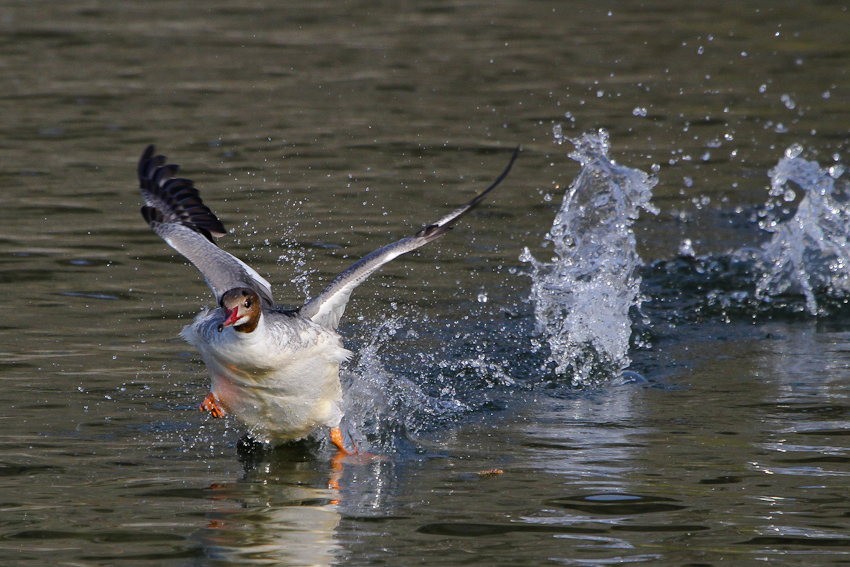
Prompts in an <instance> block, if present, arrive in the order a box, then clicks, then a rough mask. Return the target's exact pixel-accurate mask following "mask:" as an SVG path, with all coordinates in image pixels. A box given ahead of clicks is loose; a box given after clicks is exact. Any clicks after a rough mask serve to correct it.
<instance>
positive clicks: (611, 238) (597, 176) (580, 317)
mask: <svg viewBox="0 0 850 567" xmlns="http://www.w3.org/2000/svg"><path fill="white" fill-rule="evenodd" d="M571 142H572V143H573V144H574V145H575V147H576V149H575V151H574V152H573V153H571V154H570V157H571V158H573V159H574V160H576V161H578V162H579V163H580V164H581V172H580V173H579V175H578V177H576V179H575V180H574V181H573V183H572V184H571V185H570V188H569V190H568V191H567V193H566V195H565V196H564V202H563V204H562V206H561V210H560V211H559V212H558V215H557V217H556V218H555V222H554V224H553V226H552V229H551V230H550V231H549V233H548V234H547V235H546V241H548V242H547V243H544V245H546V244H548V243H551V244H552V245H554V249H555V254H556V257H555V258H553V260H552V263H546V262H541V261H538V260H536V259H535V258H534V257H533V256H532V255H531V253H530V252H529V251H528V249H526V250H525V251H524V252H523V254H522V256H521V257H520V260H521V261H524V262H530V263H531V265H532V274H531V277H532V289H531V298H532V300H533V301H534V310H535V320H536V330H537V332H538V333H539V334H540V335H542V336H543V337H545V340H546V342H547V343H548V346H549V350H550V357H551V361H552V362H554V363H555V365H556V372H557V373H559V374H569V375H571V376H572V381H573V384H574V385H577V386H583V385H588V384H592V383H593V382H595V381H597V380H598V379H600V378H603V377H605V378H608V377H610V376H611V375H612V374H617V373H619V372H621V371H622V370H623V369H625V368H626V367H628V366H629V364H630V363H631V361H630V359H629V356H628V350H629V341H630V338H631V334H632V328H631V321H630V317H629V311H630V310H631V309H632V308H633V307H636V306H639V305H640V302H641V294H640V282H641V280H640V276H639V275H638V274H637V268H638V267H639V266H640V265H641V264H642V262H641V259H640V257H639V256H638V254H637V251H636V247H635V235H634V232H633V231H632V224H633V223H634V221H635V220H636V219H637V218H638V214H639V210H640V209H641V208H642V209H644V210H646V211H649V212H651V213H653V214H657V212H658V211H657V209H655V207H653V206H652V205H651V204H650V202H649V201H650V198H651V197H652V188H653V187H654V186H655V184H656V183H657V179H656V178H655V177H654V176H651V175H648V174H646V173H644V172H642V171H639V170H636V169H631V168H628V167H624V166H621V165H617V164H616V163H614V162H613V161H612V160H611V159H610V158H609V157H608V152H609V149H610V143H609V139H608V133H607V132H606V131H605V130H600V131H599V132H595V133H594V132H589V133H586V134H584V135H582V136H581V137H580V138H579V139H577V140H571Z"/></svg>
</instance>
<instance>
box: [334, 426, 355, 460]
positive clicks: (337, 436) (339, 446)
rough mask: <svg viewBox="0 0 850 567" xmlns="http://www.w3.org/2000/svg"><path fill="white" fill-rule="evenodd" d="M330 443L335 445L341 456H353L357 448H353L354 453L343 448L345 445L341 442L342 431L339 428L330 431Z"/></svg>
mask: <svg viewBox="0 0 850 567" xmlns="http://www.w3.org/2000/svg"><path fill="white" fill-rule="evenodd" d="M331 442H332V443H333V444H334V445H336V448H337V449H339V452H340V453H342V454H343V455H353V454H355V453H356V452H357V447H355V448H354V451H349V450H348V449H346V448H345V443H343V442H342V431H341V430H340V429H339V427H334V428H333V429H331Z"/></svg>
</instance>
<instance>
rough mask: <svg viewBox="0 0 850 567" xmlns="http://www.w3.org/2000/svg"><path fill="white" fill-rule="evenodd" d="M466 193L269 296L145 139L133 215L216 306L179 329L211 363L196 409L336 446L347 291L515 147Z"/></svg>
mask: <svg viewBox="0 0 850 567" xmlns="http://www.w3.org/2000/svg"><path fill="white" fill-rule="evenodd" d="M519 152H520V148H519V147H517V148H516V149H515V150H514V152H513V155H512V156H511V158H510V161H509V163H508V165H507V167H506V168H505V169H504V171H502V173H501V174H500V175H499V176H498V177H497V178H496V180H495V181H494V182H493V183H491V184H490V185H489V186H488V187H487V188H486V189H484V190H483V191H481V192H480V193H479V194H478V195H477V196H475V197H474V198H473V199H471V200H470V201H468V202H467V203H465V204H464V205H462V206H461V207H459V208H457V209H455V210H454V211H452V212H451V213H449V214H447V215H445V216H443V217H441V218H440V219H439V220H437V221H436V222H433V223H430V224H428V225H425V226H424V227H423V228H421V229H419V230H418V231H416V232H415V233H414V234H413V235H412V236H408V237H406V238H402V239H401V240H398V241H396V242H393V243H391V244H389V245H386V246H383V247H381V248H378V249H377V250H375V251H373V252H371V253H370V254H367V255H366V256H364V257H363V258H362V259H360V260H358V261H357V262H355V263H354V264H352V265H351V266H349V267H348V268H346V269H345V270H343V271H342V272H341V273H340V274H339V275H338V276H336V277H335V278H334V279H333V280H332V281H331V282H330V283H329V284H328V285H327V287H325V288H324V290H323V291H322V292H321V293H319V294H318V295H316V296H315V297H313V298H311V299H309V300H307V301H306V303H304V305H302V306H301V307H299V308H296V309H286V308H283V307H279V306H277V305H276V304H275V301H274V298H273V296H272V286H271V284H270V283H269V282H268V281H267V280H266V279H265V278H263V277H262V276H261V275H260V274H259V273H257V271H256V270H254V269H253V268H251V267H250V266H248V265H247V264H246V263H245V262H243V261H242V260H240V259H238V258H236V257H235V256H233V255H231V254H229V253H228V252H226V251H224V250H223V249H221V248H220V247H219V246H218V245H217V244H216V240H215V239H216V238H219V237H222V236H225V235H226V234H227V230H226V229H225V227H224V225H223V224H222V222H221V221H220V220H219V219H218V217H217V216H216V215H215V213H213V212H212V210H211V209H210V208H209V207H207V206H206V205H205V204H204V203H203V201H202V200H201V197H200V192H199V190H198V188H197V187H195V184H194V182H193V181H192V180H190V179H186V178H183V177H179V176H178V169H179V166H178V165H175V164H171V163H168V161H167V158H166V157H165V156H164V155H158V154H156V149H155V146H154V145H149V146H148V147H147V148H145V150H144V152H143V153H142V156H141V158H140V159H139V163H138V177H139V187H140V191H141V195H142V198H143V200H144V206H142V208H141V213H142V217H143V218H144V219H145V220H146V221H147V223H148V224H149V226H150V228H151V229H153V231H154V232H155V233H156V234H157V235H159V236H160V237H161V238H162V239H163V240H165V242H166V243H167V244H168V245H170V246H171V247H172V248H174V249H175V250H176V251H177V252H179V253H180V254H181V255H183V256H184V257H185V258H186V259H187V260H189V262H191V263H192V264H193V265H194V266H195V267H196V268H197V269H198V270H199V271H200V272H201V274H202V275H203V276H204V278H205V279H206V282H207V284H208V285H209V286H210V288H211V289H212V291H213V294H214V295H215V299H216V302H217V304H218V307H216V308H213V309H210V308H205V309H203V310H202V311H201V312H200V313H198V315H197V316H196V317H195V318H194V321H193V322H192V323H191V324H190V325H186V326H185V327H184V328H183V330H182V331H181V333H180V336H181V337H183V338H184V339H185V340H186V341H187V342H188V343H190V344H191V345H194V346H195V347H196V348H197V349H198V351H199V352H200V355H201V357H202V358H203V360H204V362H205V364H206V366H207V369H208V370H209V373H210V392H209V394H208V395H207V396H206V398H205V399H204V400H203V401H202V402H201V404H200V406H199V408H200V410H201V411H207V412H209V413H210V414H211V415H212V416H213V417H216V418H219V417H224V416H225V415H231V416H233V417H235V418H236V419H237V420H238V421H239V422H241V423H242V424H243V425H244V426H245V427H246V428H247V429H248V435H249V437H250V438H252V439H254V440H257V441H260V442H263V443H269V444H281V443H286V442H290V441H297V440H299V439H303V438H305V437H307V436H309V435H311V434H312V433H313V432H314V431H317V430H324V431H326V432H327V435H328V436H329V438H330V441H331V442H332V443H333V445H335V446H336V448H337V449H338V451H339V452H340V453H339V454H352V453H354V452H356V447H355V448H354V450H353V451H352V450H349V449H348V448H347V447H346V446H345V442H344V439H343V435H342V431H341V430H340V422H341V419H342V417H343V410H342V396H343V395H342V387H341V385H340V379H339V367H340V364H342V363H343V362H345V361H346V360H347V359H348V358H349V357H350V356H351V355H352V353H351V351H349V350H348V349H346V348H345V347H344V346H343V342H342V337H341V336H340V334H339V333H338V332H337V327H338V326H339V321H340V318H341V317H342V315H343V312H344V311H345V307H346V304H347V302H348V299H349V297H350V296H351V293H352V291H354V289H355V288H356V287H357V286H358V285H360V284H361V283H362V282H363V281H364V280H365V279H366V278H368V277H369V276H370V275H371V274H372V273H374V272H375V271H376V270H378V269H379V268H380V267H381V266H383V265H384V264H386V263H387V262H389V261H391V260H393V259H394V258H396V257H398V256H400V255H402V254H405V253H407V252H410V251H412V250H415V249H417V248H419V247H420V246H423V245H425V244H427V243H429V242H432V241H434V240H436V239H437V238H439V237H441V236H442V235H444V234H446V233H447V232H448V231H449V230H451V228H452V227H453V225H454V223H455V222H456V221H457V220H458V219H460V218H461V217H463V216H464V215H465V214H467V213H468V212H469V211H471V210H472V209H474V208H475V207H476V206H478V205H479V204H480V203H481V201H483V200H484V198H485V197H486V196H487V195H488V194H489V193H490V192H491V191H492V190H493V189H495V188H496V187H497V186H498V185H499V184H500V183H501V182H502V181H503V180H504V179H505V177H507V175H508V173H509V172H510V170H511V168H512V167H513V164H514V161H515V160H516V159H517V156H518V155H519Z"/></svg>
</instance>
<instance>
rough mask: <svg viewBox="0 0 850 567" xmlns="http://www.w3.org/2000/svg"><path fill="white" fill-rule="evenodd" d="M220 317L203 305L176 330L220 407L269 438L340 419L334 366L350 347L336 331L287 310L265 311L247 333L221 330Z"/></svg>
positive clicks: (296, 436) (304, 432)
mask: <svg viewBox="0 0 850 567" xmlns="http://www.w3.org/2000/svg"><path fill="white" fill-rule="evenodd" d="M221 320H222V317H221V314H220V311H219V310H218V309H216V310H213V311H204V312H202V313H200V314H198V316H197V317H195V321H194V323H192V324H191V325H187V326H186V327H185V328H184V329H183V332H182V333H181V336H183V338H185V339H186V340H187V341H188V342H189V343H191V344H193V345H195V346H196V347H197V348H198V350H199V351H200V353H201V356H202V357H203V359H204V362H206V364H207V367H208V368H209V370H210V373H211V378H212V388H211V390H212V393H213V394H214V395H215V397H216V400H217V401H218V403H219V404H220V407H221V409H223V410H224V411H225V412H226V413H229V414H231V415H233V416H234V417H236V418H237V419H238V420H239V421H241V422H242V423H244V424H245V425H246V426H247V427H248V428H249V429H250V430H251V433H252V435H253V436H255V437H257V438H259V439H261V440H268V441H271V440H278V441H285V440H295V439H301V438H302V437H305V436H306V435H308V434H309V433H310V432H311V431H312V430H313V429H315V428H316V427H322V426H326V427H336V426H338V425H339V422H340V419H341V418H342V410H341V408H340V403H341V401H342V391H341V387H340V383H339V364H340V363H341V362H343V361H345V360H346V359H347V358H348V357H349V356H351V352H350V351H348V350H346V349H345V348H343V346H342V340H341V339H340V336H339V335H338V334H337V333H336V332H334V331H331V330H329V329H326V328H324V327H321V326H319V325H316V324H314V323H312V322H311V321H308V320H305V319H303V318H301V317H299V316H297V315H290V314H284V313H268V314H264V315H263V316H262V317H261V318H260V324H259V325H258V327H257V329H256V330H255V331H254V332H252V333H240V332H237V331H236V330H234V329H233V328H232V327H228V328H226V329H224V331H223V332H221V333H219V332H218V325H219V324H220V323H221Z"/></svg>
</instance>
